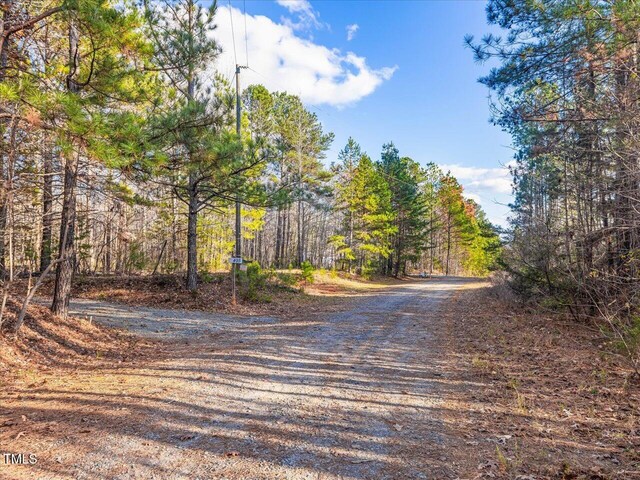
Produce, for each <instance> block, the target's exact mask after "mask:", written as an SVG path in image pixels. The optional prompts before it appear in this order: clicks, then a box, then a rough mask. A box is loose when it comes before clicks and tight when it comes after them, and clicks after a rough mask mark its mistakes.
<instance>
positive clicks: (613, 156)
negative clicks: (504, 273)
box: [468, 0, 640, 353]
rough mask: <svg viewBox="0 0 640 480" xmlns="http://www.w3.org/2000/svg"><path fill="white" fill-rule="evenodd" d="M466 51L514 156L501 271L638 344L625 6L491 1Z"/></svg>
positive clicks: (630, 20)
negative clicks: (484, 67)
mask: <svg viewBox="0 0 640 480" xmlns="http://www.w3.org/2000/svg"><path fill="white" fill-rule="evenodd" d="M487 13H488V20H489V22H490V23H492V24H494V25H496V26H498V27H501V28H504V29H508V30H509V34H508V36H506V37H504V38H502V37H499V36H495V35H488V36H487V37H485V38H484V39H483V40H482V41H481V42H474V40H473V39H472V38H469V39H468V43H469V44H470V46H471V47H472V48H473V50H474V51H475V55H476V58H477V59H478V60H479V61H482V62H484V61H496V62H497V65H498V66H496V67H495V68H493V69H492V70H491V72H490V73H489V74H488V75H487V76H485V77H484V78H482V79H481V82H483V83H484V84H486V85H487V86H488V87H489V88H490V89H491V90H492V91H494V92H495V97H494V120H495V122H496V123H497V124H499V125H500V126H502V127H503V128H504V129H505V130H506V131H508V132H510V133H511V134H512V136H513V139H514V144H515V147H516V148H517V154H516V157H515V158H516V163H515V166H514V167H513V169H512V173H513V176H514V192H515V201H514V203H513V206H512V208H513V214H512V219H511V222H512V229H511V234H510V237H511V238H510V239H509V242H508V243H509V248H508V249H507V251H506V252H505V258H504V260H505V266H506V268H507V270H508V271H509V273H510V274H511V278H512V282H511V283H512V285H513V286H514V287H515V288H516V290H517V291H518V292H520V293H522V294H524V295H525V296H528V297H531V296H534V297H537V298H542V299H543V300H544V302H545V303H546V304H547V305H549V306H553V307H561V308H565V309H568V310H569V311H570V312H571V313H572V314H573V315H574V317H576V318H577V319H585V318H591V319H596V320H598V319H605V320H607V322H608V323H609V327H610V328H612V329H613V331H614V336H615V337H616V338H617V340H618V341H620V342H622V343H623V344H624V347H625V349H627V351H628V352H629V353H632V352H633V351H634V349H637V346H638V340H639V339H640V325H639V324H638V307H639V306H640V297H639V296H638V295H639V293H640V289H639V286H640V285H639V283H638V282H639V280H640V276H639V273H640V271H639V265H640V264H639V261H640V257H639V256H638V252H640V209H639V208H638V206H639V205H640V197H639V192H640V189H639V186H640V183H639V182H640V176H639V175H640V165H639V161H638V148H639V142H640V136H639V133H640V128H639V127H640V115H639V113H640V103H639V102H638V92H639V91H640V80H639V78H640V77H639V75H638V74H639V73H640V72H639V68H640V56H639V55H638V31H639V29H640V11H639V7H638V4H637V2H633V1H629V2H628V1H611V2H609V1H605V2H592V1H587V2H552V1H544V2H505V1H502V0H495V1H491V2H489V4H488V7H487ZM627 334H629V335H627Z"/></svg>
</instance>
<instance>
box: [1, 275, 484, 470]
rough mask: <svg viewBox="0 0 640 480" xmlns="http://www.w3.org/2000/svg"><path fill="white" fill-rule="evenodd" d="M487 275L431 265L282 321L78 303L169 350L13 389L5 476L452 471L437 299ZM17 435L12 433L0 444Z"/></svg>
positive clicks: (443, 303) (445, 301)
mask: <svg viewBox="0 0 640 480" xmlns="http://www.w3.org/2000/svg"><path fill="white" fill-rule="evenodd" d="M481 285H482V283H481V282H480V281H478V280H465V279H432V280H428V281H414V282H408V283H407V284H405V285H401V286H393V287H388V288H387V289H385V290H383V291H377V292H375V294H372V295H370V296H362V297H359V298H357V299H350V300H349V301H348V303H347V302H345V305H348V308H347V307H345V310H344V311H342V312H339V313H332V314H325V315H323V314H314V315H310V316H309V317H307V318H298V319H290V320H286V321H285V320H278V319H271V318H257V317H251V318H239V317H238V318H236V317H232V316H219V315H214V314H207V313H194V312H191V313H187V312H180V311H167V310H154V309H150V308H144V309H142V308H140V309H133V308H131V307H122V306H115V305H109V304H98V303H96V302H88V301H83V302H79V303H78V302H77V303H75V304H74V306H73V308H74V310H75V311H76V313H80V312H82V314H83V315H87V316H92V317H93V319H94V321H101V322H105V323H108V324H110V325H118V324H121V325H122V326H123V327H127V328H130V329H133V330H134V331H135V332H136V333H138V334H142V335H149V336H152V337H154V338H157V339H160V340H162V341H166V342H167V344H166V345H164V344H163V347H162V348H163V349H164V350H163V353H164V355H163V356H162V359H160V360H152V361H145V362H142V364H138V363H136V364H135V365H129V366H123V365H114V368H113V369H112V370H104V369H101V370H99V371H84V370H79V371H77V372H73V373H70V374H68V375H65V376H64V377H60V376H53V375H52V376H51V378H47V381H46V383H43V384H40V385H38V386H32V387H31V388H28V389H25V390H24V391H23V392H22V393H21V394H20V396H19V397H17V398H16V397H12V398H10V399H7V398H5V399H0V400H1V401H2V402H3V403H4V404H5V405H6V408H7V409H9V410H11V411H12V412H13V413H14V414H16V415H19V416H22V419H23V421H24V422H25V425H27V423H28V424H29V425H30V428H29V429H27V428H25V432H26V433H24V434H23V435H19V436H18V438H17V439H14V440H13V441H12V444H11V445H10V448H11V450H12V451H18V452H20V451H21V452H24V453H34V454H36V455H37V458H38V462H37V463H36V464H35V465H30V466H29V465H22V466H12V467H4V468H0V477H3V478H11V479H15V478H42V479H58V478H65V479H66V478H75V479H98V478H99V479H154V478H155V479H423V478H424V479H427V478H429V479H432V478H455V473H454V470H453V469H452V463H451V458H450V457H449V453H450V452H448V450H447V439H446V434H447V433H446V430H445V428H444V426H443V424H442V421H441V418H440V412H439V410H440V409H441V408H442V403H441V397H440V396H439V393H438V392H439V383H440V382H443V381H444V379H445V378H446V375H447V373H446V371H445V369H444V367H443V366H442V361H443V358H442V356H443V354H442V351H443V350H442V346H441V345H440V344H439V341H438V338H439V337H438V335H437V332H438V331H439V329H441V328H442V325H441V324H440V322H441V320H440V315H439V312H440V311H441V309H445V308H447V305H449V304H450V302H451V301H452V297H454V296H455V292H456V291H457V290H459V289H461V288H475V287H479V286H481ZM3 447H6V446H3Z"/></svg>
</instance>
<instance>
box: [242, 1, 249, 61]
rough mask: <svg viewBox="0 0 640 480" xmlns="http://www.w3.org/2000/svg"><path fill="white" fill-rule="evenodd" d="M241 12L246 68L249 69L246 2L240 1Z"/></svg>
mask: <svg viewBox="0 0 640 480" xmlns="http://www.w3.org/2000/svg"><path fill="white" fill-rule="evenodd" d="M242 10H243V13H244V49H245V54H246V57H247V68H249V40H248V36H247V0H242Z"/></svg>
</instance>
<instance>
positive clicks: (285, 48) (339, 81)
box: [213, 2, 398, 107]
mask: <svg viewBox="0 0 640 480" xmlns="http://www.w3.org/2000/svg"><path fill="white" fill-rule="evenodd" d="M298 3H299V2H296V5H297V4H298ZM229 8H231V13H232V14H233V19H234V25H235V26H236V29H235V34H236V41H235V43H236V48H237V58H238V63H240V64H244V63H245V62H246V58H245V57H246V54H245V42H244V40H245V38H244V19H243V13H242V12H241V11H240V10H238V9H237V8H233V7H228V6H220V7H219V8H218V14H217V19H218V21H217V23H218V28H217V29H216V30H215V32H214V33H213V35H214V37H215V38H216V39H217V40H218V42H219V43H220V45H221V46H222V49H223V53H222V54H221V55H220V58H219V60H218V64H217V65H216V68H217V69H218V70H219V71H220V72H221V73H222V74H223V75H226V76H228V77H229V78H231V77H232V76H233V73H234V71H235V63H236V62H235V56H234V51H233V37H232V33H231V22H230V21H229V20H228V19H229ZM295 8H298V7H295ZM246 25H247V49H248V56H249V66H250V67H251V70H243V71H242V77H241V79H242V85H243V86H247V85H249V84H252V83H261V84H263V85H264V86H265V87H267V88H268V89H269V90H280V91H287V92H289V93H291V94H295V95H299V96H300V97H301V98H302V100H303V101H304V102H307V103H311V104H327V105H333V106H336V107H343V106H346V105H350V104H353V103H355V102H357V101H358V100H361V99H362V98H364V97H366V96H367V95H370V94H371V93H373V92H374V91H375V90H376V89H377V88H378V87H379V86H380V85H381V84H382V83H383V82H385V81H386V80H389V79H390V78H391V77H392V76H393V74H394V72H395V71H396V69H397V68H398V67H397V66H394V67H383V68H380V69H373V68H371V67H369V65H368V64H367V59H366V58H364V57H361V56H358V55H357V54H355V53H353V52H346V53H343V52H341V51H340V50H338V49H330V48H328V47H325V46H324V45H319V44H317V43H314V42H312V41H311V40H307V39H304V38H301V37H299V36H297V35H296V33H295V31H294V29H293V28H292V27H291V26H290V25H285V24H283V23H277V22H274V21H273V20H271V19H270V18H267V17H265V16H262V15H255V16H253V15H249V14H247V16H246ZM237 26H240V27H237ZM256 72H257V73H256Z"/></svg>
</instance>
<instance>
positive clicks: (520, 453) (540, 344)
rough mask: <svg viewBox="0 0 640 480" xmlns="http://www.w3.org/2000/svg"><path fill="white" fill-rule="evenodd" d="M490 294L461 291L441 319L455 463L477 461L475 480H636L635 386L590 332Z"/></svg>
mask: <svg viewBox="0 0 640 480" xmlns="http://www.w3.org/2000/svg"><path fill="white" fill-rule="evenodd" d="M496 292H497V291H496V290H495V289H492V288H490V287H488V286H487V287H486V288H484V289H479V290H475V291H468V292H463V293H462V294H461V295H460V296H459V297H458V299H457V300H456V301H454V302H452V306H451V309H450V310H448V311H447V312H446V322H447V330H448V335H447V336H448V350H449V354H448V356H447V357H448V360H447V361H448V362H449V366H448V370H449V372H450V377H449V380H450V387H449V392H448V394H447V395H446V398H447V400H446V405H447V409H446V411H447V417H448V424H449V428H450V430H451V434H452V437H453V438H457V439H460V445H459V449H460V450H458V454H457V455H458V458H459V461H460V462H461V463H464V462H465V461H466V462H469V459H473V458H479V459H485V460H483V461H481V462H479V463H478V465H473V464H471V465H468V471H469V472H474V471H475V472H476V473H475V474H476V475H477V477H475V478H522V479H529V478H533V479H536V480H538V479H594V480H595V479H609V480H619V479H638V478H640V385H638V383H637V381H635V380H632V379H631V374H632V370H631V369H630V368H629V365H628V364H626V363H625V362H624V361H623V360H622V359H621V358H620V357H619V356H616V355H613V354H611V353H609V352H608V351H607V349H606V347H605V344H604V343H603V340H602V338H601V337H600V336H599V335H598V333H597V332H595V331H593V330H591V329H589V328H586V327H585V326H582V325H578V324H575V323H573V322H566V321H563V320H562V319H558V318H549V317H546V316H541V315H536V314H534V313H531V312H525V311H523V310H521V309H518V307H514V306H512V304H509V303H507V302H505V301H503V300H501V299H500V298H498V297H497V296H496ZM471 452H473V453H471ZM471 478H473V477H471Z"/></svg>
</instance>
